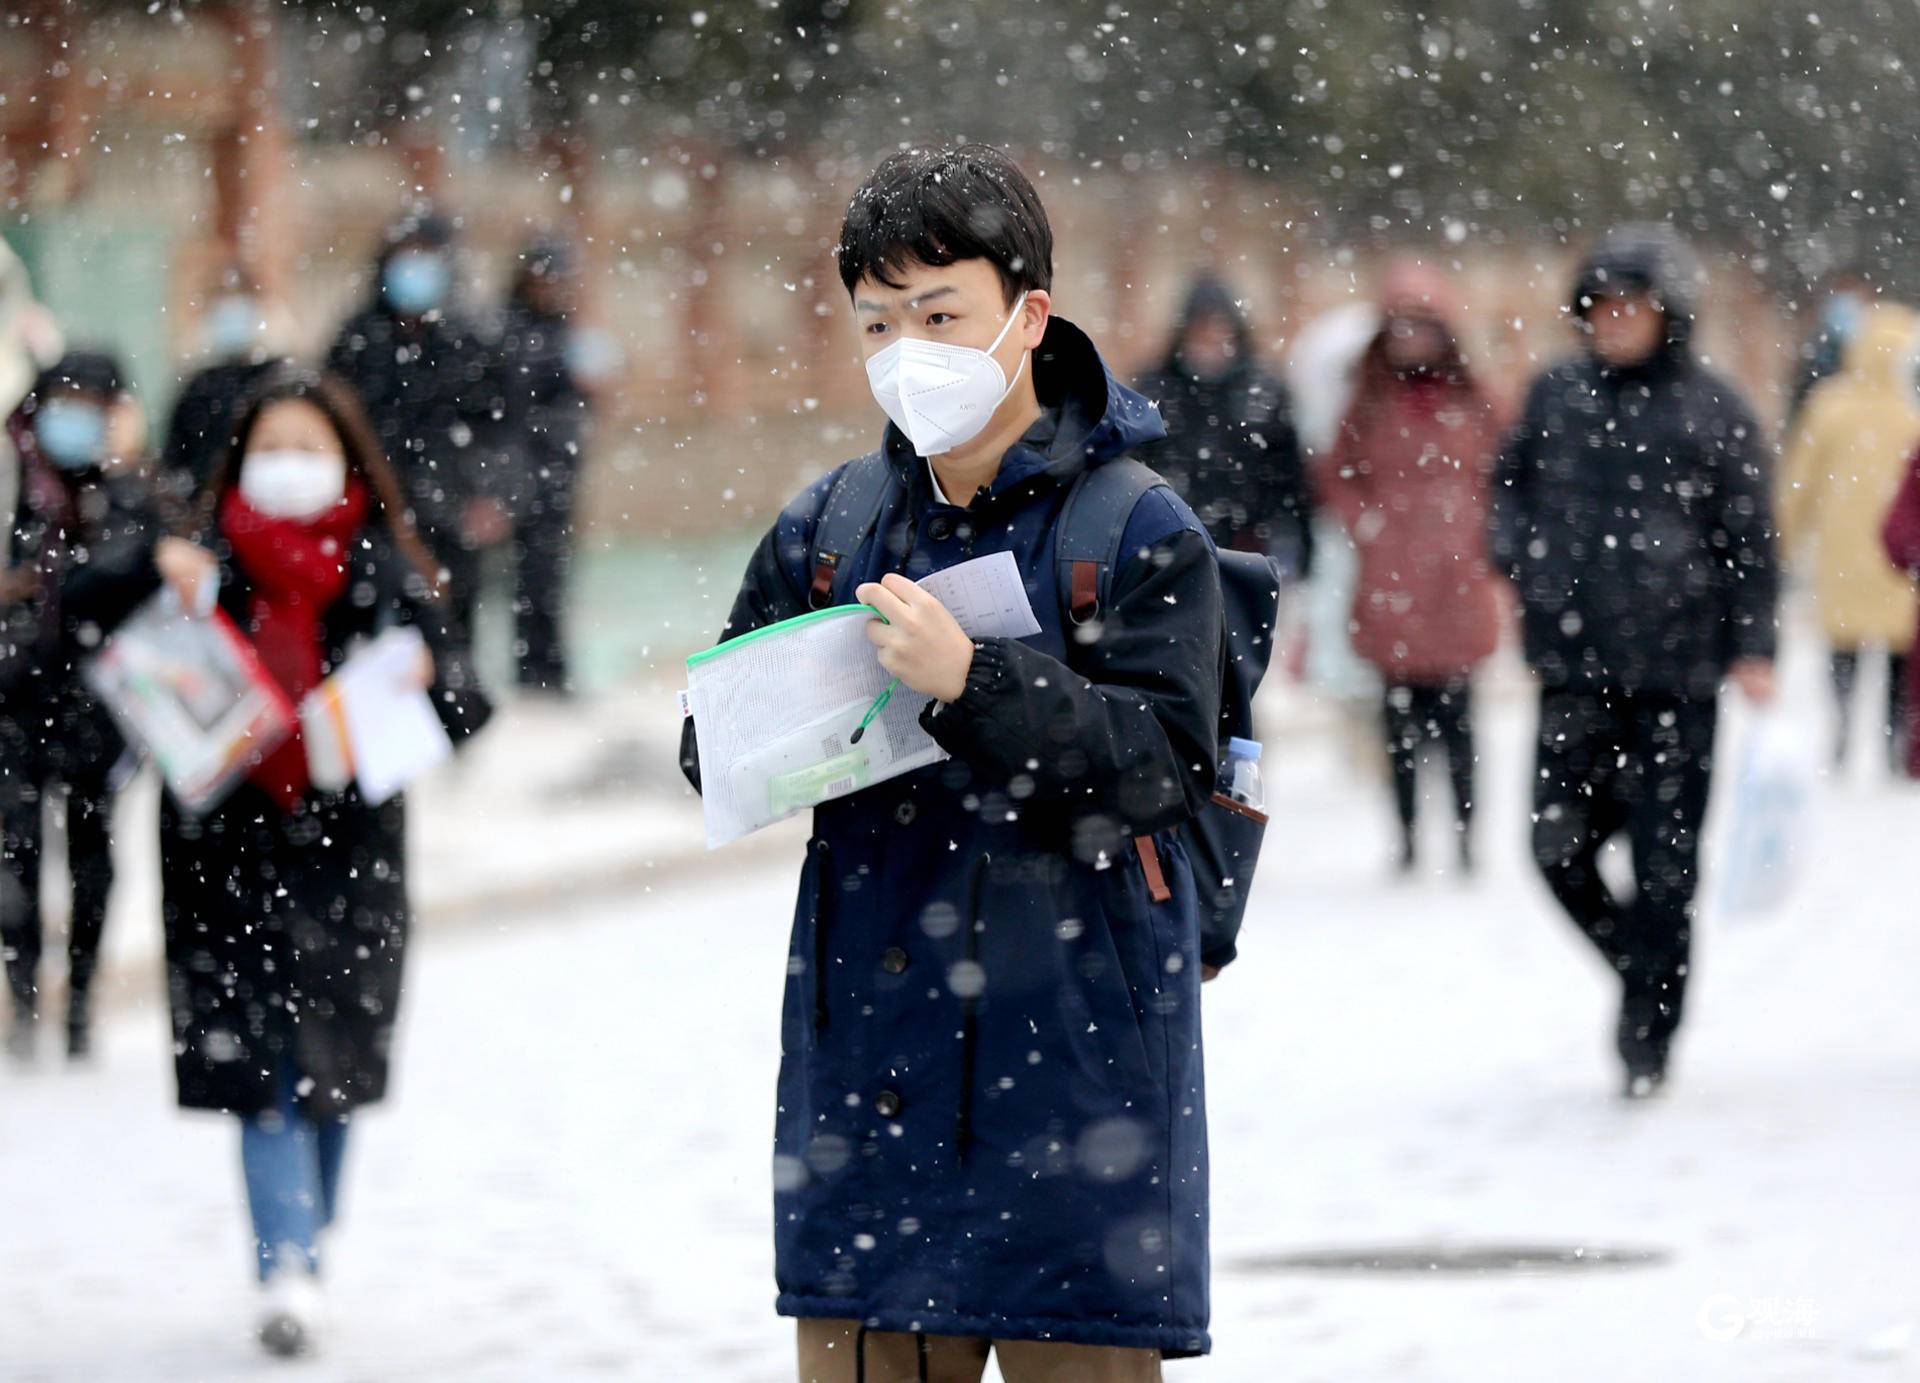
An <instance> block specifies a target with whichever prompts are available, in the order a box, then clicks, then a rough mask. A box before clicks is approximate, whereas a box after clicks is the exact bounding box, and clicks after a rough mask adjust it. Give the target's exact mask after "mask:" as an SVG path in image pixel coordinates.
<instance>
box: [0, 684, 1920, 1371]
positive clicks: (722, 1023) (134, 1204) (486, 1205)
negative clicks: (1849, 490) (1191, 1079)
mask: <svg viewBox="0 0 1920 1383" xmlns="http://www.w3.org/2000/svg"><path fill="white" fill-rule="evenodd" d="M1809 682H1810V679H1808V678H1804V677H1803V678H1801V679H1800V685H1799V691H1800V693H1801V694H1802V695H1801V697H1800V703H1801V705H1802V706H1803V707H1805V708H1807V710H1808V714H1809V716H1811V715H1812V710H1811V708H1812V707H1813V705H1814V702H1813V701H1812V699H1811V693H1810V688H1809ZM1528 721H1529V715H1528V710H1527V707H1526V705H1525V703H1524V701H1523V700H1521V699H1518V698H1511V697H1510V698H1507V699H1505V700H1504V701H1503V702H1501V703H1499V704H1496V705H1490V706H1488V707H1487V708H1486V712H1485V715H1484V716H1483V729H1484V732H1485V735H1486V740H1487V743H1486V745H1485V753H1486V758H1487V762H1486V765H1485V767H1484V769H1483V773H1484V777H1483V794H1484V796H1485V797H1486V799H1487V800H1486V804H1485V806H1484V808H1483V825H1484V828H1485V829H1484V833H1483V854H1484V856H1485V864H1484V866H1483V870H1482V873H1481V876H1480V877H1479V878H1478V879H1476V880H1474V881H1472V882H1465V881H1462V880H1459V879H1457V878H1453V877H1449V876H1448V875H1446V874H1445V873H1444V872H1442V873H1440V874H1438V875H1435V876H1433V877H1429V878H1425V879H1422V880H1420V881H1418V882H1414V883H1407V884H1397V883H1392V882H1389V881H1388V879H1387V876H1386V873H1385V870H1384V867H1383V863H1382V862H1383V860H1384V858H1385V854H1386V838H1387V821H1386V816H1387V808H1386V801H1385V789H1384V786H1382V785H1378V784H1371V783H1367V782H1364V781H1356V780H1354V778H1353V777H1352V776H1351V774H1350V772H1348V771H1346V770H1343V769H1342V767H1341V766H1340V764H1339V763H1338V762H1337V760H1338V759H1339V757H1340V753H1339V752H1338V750H1337V749H1336V745H1335V740H1334V737H1333V736H1330V735H1326V734H1324V733H1319V734H1316V735H1314V736H1313V737H1312V740H1311V742H1301V741H1304V740H1306V739H1307V736H1305V735H1304V734H1296V737H1295V739H1294V740H1292V741H1289V742H1286V743H1283V744H1282V745H1281V746H1280V747H1279V748H1278V749H1277V750H1276V754H1275V758H1276V760H1277V763H1276V770H1277V771H1276V772H1275V773H1274V778H1275V779H1276V782H1275V784H1274V786H1273V788H1272V789H1271V791H1272V792H1273V794H1274V796H1275V798H1276V799H1278V800H1277V806H1278V811H1277V814H1276V826H1275V828H1274V831H1273V833H1272V834H1271V835H1270V836H1269V845H1268V853H1267V856H1266V859H1265V861H1264V862H1263V866H1262V870H1263V874H1262V883H1261V887H1260V891H1259V894H1258V896H1257V897H1256V902H1255V913H1254V916H1253V917H1252V919H1251V920H1250V922H1249V924H1248V934H1247V937H1246V939H1245V941H1244V943H1243V947H1242V957H1243V959H1242V960H1241V961H1240V963H1239V964H1238V965H1236V966H1235V967H1234V968H1233V969H1232V970H1231V971H1230V972H1229V973H1228V974H1227V976H1226V977H1224V978H1223V979H1222V980H1221V981H1220V982H1219V983H1218V984H1216V985H1212V986H1209V988H1208V991H1207V1003H1208V1014H1207V1043H1208V1069H1209V1084H1210V1092H1209V1095H1210V1106H1211V1118H1212V1131H1213V1149H1214V1163H1213V1175H1214V1243H1213V1252H1214V1274H1213V1282H1214V1322H1213V1333H1214V1339H1215V1354H1214V1356H1213V1357H1212V1359H1211V1360H1209V1361H1201V1362H1196V1363H1183V1364H1176V1365H1172V1366H1170V1367H1169V1369H1168V1377H1169V1378H1170V1379H1171V1380H1174V1383H1199V1380H1202V1379H1210V1380H1219V1383H1268V1380H1288V1381H1289V1383H1291V1380H1329V1381H1330V1383H1334V1381H1337V1383H1346V1381H1347V1380H1370V1379H1379V1380H1420V1381H1422V1383H1424V1381H1425V1380H1462V1381H1463V1383H1464V1381H1465V1380H1473V1381H1474V1383H1479V1380H1484V1379H1487V1378H1513V1379H1530V1380H1531V1379H1547V1378H1553V1379H1557V1380H1562V1381H1563V1383H1581V1381H1582V1380H1595V1381H1596V1383H1598V1381H1599V1380H1605V1383H1617V1381H1618V1380H1638V1379H1661V1380H1673V1379H1687V1380H1695V1379H1729V1380H1733V1379H1738V1380H1743V1383H1744V1380H1761V1381H1762V1383H1768V1381H1771V1380H1781V1381H1783V1383H1784V1381H1785V1380H1844V1379H1853V1378H1859V1379H1902V1378H1912V1377H1915V1376H1920V1341H1914V1340H1912V1339H1911V1338H1910V1337H1911V1336H1912V1333H1913V1328H1914V1324H1915V1322H1916V1321H1920V1251H1916V1249H1915V1247H1914V1234H1915V1229H1916V1226H1920V1011H1917V1010H1916V1006H1915V1003H1914V999H1913V996H1914V993H1915V989H1916V985H1920V916H1916V911H1917V910H1916V908H1915V906H1914V901H1913V888H1912V883H1911V868H1912V866H1911V864H1910V863H1909V861H1908V859H1907V857H1906V856H1905V853H1904V852H1905V849H1907V848H1910V842H1912V841H1913V840H1915V839H1916V838H1920V832H1916V830H1915V827H1916V826H1920V793H1917V792H1915V791H1913V790H1911V789H1907V788H1898V787H1893V786H1890V785H1887V784H1884V783H1874V782H1869V781H1864V780H1863V781H1854V782H1849V783H1846V784H1834V785H1830V786H1828V787H1827V788H1825V789H1824V790H1823V792H1822V796H1821V811H1820V814H1821V824H1820V834H1819V841H1820V849H1819V851H1818V858H1817V860H1816V861H1815V862H1814V863H1813V865H1812V867H1811V869H1810V871H1809V875H1808V877H1807V878H1806V880H1805V882H1804V886H1803V887H1802V889H1801V890H1800V891H1799V892H1798V893H1797V894H1796V895H1795V897H1794V898H1793V900H1792V902H1791V905H1790V906H1789V907H1787V908H1786V909H1785V910H1784V911H1783V912H1782V914H1781V915H1780V916H1778V917H1777V918H1774V919H1771V920H1766V921H1759V922H1748V923H1732V922H1722V921H1720V920H1718V919H1716V918H1714V917H1712V916H1711V915H1709V916H1708V918H1707V919H1706V920H1705V922H1704V923H1703V926H1702V928H1701V933H1702V934H1701V938H1700V942H1699V945H1698V970H1697V981H1696V987H1695V989H1694V992H1693V996H1692V1000H1691V1002H1690V1010H1689V1022H1688V1026H1687V1027H1686V1029H1685V1030H1683V1033H1682V1039H1681V1045H1680V1048H1679V1052H1678V1057H1677V1061H1676V1067H1675V1078H1674V1083H1673V1088H1672V1090H1671V1092H1670V1093H1669V1094H1668V1095H1667V1096H1666V1097H1665V1098H1663V1099H1661V1100H1660V1101H1658V1102H1655V1103H1653V1104H1650V1105H1646V1106H1637V1107H1628V1106H1626V1105H1624V1104H1622V1103H1621V1102H1620V1101H1618V1100H1617V1099H1616V1098H1615V1097H1614V1090H1615V1087H1616V1084H1617V1080H1618V1076H1617V1073H1616V1071H1615V1069H1614V1066H1613V1060H1612V1056H1611V1052H1610V1032H1611V1013H1610V1010H1609V998H1610V993H1609V988H1608V984H1607V982H1606V979H1605V977H1604V976H1603V974H1602V973H1601V971H1600V970H1599V968H1598V965H1597V962H1595V961H1594V960H1593V959H1592V958H1591V957H1590V956H1589V955H1588V953H1587V951H1586V948H1585V944H1584V943H1583V942H1581V941H1580V940H1579V938H1578V937H1577V936H1576V935H1575V934H1574V932H1573V929H1572V928H1571V926H1570V925H1569V924H1568V923H1566V922H1565V921H1564V920H1562V919H1560V918H1559V917H1557V916H1556V915H1555V914H1554V912H1553V911H1552V909H1551V907H1550V905H1549V903H1548V900H1547V898H1546V895H1545V893H1544V891H1543V890H1542V889H1541V888H1540V887H1539V886H1538V885H1537V884H1536V883H1535V881H1534V880H1533V878H1532V877H1531V875H1530V873H1529V871H1528V869H1527V868H1526V866H1525V860H1524V853H1523V846H1524V840H1525V831H1526V826H1525V816H1524V806H1523V792H1524V787H1525V777H1526V772H1527V764H1526V755H1527V735H1528V733H1529V723H1528ZM1434 788H1435V790H1436V791H1439V790H1440V784H1439V783H1438V782H1437V781H1436V782H1435V784H1434ZM1724 825H1725V823H1724V822H1722V823H1720V827H1721V829H1722V831H1723V829H1724ZM782 849H783V852H784V853H783V856H782V858H781V859H780V860H779V862H778V864H777V865H770V864H768V863H766V862H764V857H763V859H762V861H761V862H757V863H756V862H752V861H745V862H742V861H739V860H736V859H735V858H734V857H730V856H727V855H722V856H718V857H715V858H714V860H713V864H714V868H713V869H711V870H707V871H699V872H695V871H690V870H685V869H681V870H676V871H674V872H672V873H670V874H667V875H665V876H663V878H662V879H661V880H660V882H659V883H658V884H657V885H656V886H654V887H652V888H647V887H644V886H637V887H636V888H635V889H634V891H633V892H632V893H631V894H630V895H629V896H627V897H624V898H622V899H620V900H619V901H617V902H604V901H602V902H592V903H573V904H570V903H568V902H567V901H566V899H565V897H564V891H557V896H556V898H555V901H554V902H553V903H552V905H551V906H549V907H546V908H544V909H540V910H530V909H529V910H522V911H520V912H517V913H515V914H513V915H511V916H507V915H502V916H501V917H499V918H498V919H497V920H495V921H494V922H492V923H490V924H489V925H488V926H486V927H468V928H463V929H428V930H426V931H424V932H423V933H422V936H421V938H420V940H419V943H418V945H417V947H416V949H415V951H414V954H413V956H412V961H413V969H412V971H411V974H410V992H409V999H408V1008H407V1012H406V1014H405V1016H404V1018H403V1020H402V1034H403V1036H402V1050H401V1052H400V1054H399V1058H398V1065H397V1077H396V1091H395V1098H394V1100H393V1101H392V1102H391V1103H390V1104H389V1105H387V1106H385V1107H383V1108H381V1109H379V1110H376V1111H373V1112H371V1113H370V1114H368V1115H367V1116H366V1117H364V1118H363V1119H362V1120H361V1121H360V1122H359V1123H358V1125H357V1127H356V1130H355V1138H356V1142H355V1144H354V1145H353V1146H352V1147H351V1148H350V1150H349V1154H348V1169H347V1186H346V1193H345V1211H344V1216H345V1218H344V1225H343V1232H342V1233H341V1235H340V1237H339V1243H338V1245H337V1251H336V1252H335V1254H334V1258H333V1267H332V1289H331V1290H332V1294H333V1307H334V1317H335V1320H334V1325H335V1332H334V1335H333V1338H332V1341H331V1346H330V1348H329V1349H328V1351H327V1353H326V1354H325V1356H324V1357H323V1358H321V1359H320V1360H317V1361H315V1362H313V1363H311V1364H305V1365H299V1366H295V1367H293V1368H291V1369H289V1368H287V1367H286V1366H280V1367H273V1366H270V1365H269V1364H268V1363H266V1362H265V1361H263V1360H260V1359H257V1358H256V1354H257V1350H256V1347H255V1346H254V1345H253V1343H252V1341H251V1339H250V1337H249V1334H248V1326H249V1316H250V1311H251V1308H252V1295H253V1293H252V1289H251V1286H250V1283H249V1281H248V1279H247V1276H246V1272H247V1261H248V1260H247V1245H246V1240H245V1227H244V1212H243V1209H242V1204H241V1199H240V1184H239V1170H238V1149H237V1141H238V1140H237V1138H236V1137H235V1134H234V1131H233V1128H232V1127H231V1125H230V1124H229V1123H228V1122H227V1121H226V1120H223V1119H220V1118H218V1117H211V1116H187V1115H182V1114H179V1113H176V1112H175V1111H174V1109H173V1108H172V1103H171V1095H172V1092H171V1083H170V1076H169V1071H168V1067H167V1051H166V1039H165V1032H164V1027H165V1019H164V1015H163V1013H162V1011H161V1009H160V1007H159V1003H158V1000H159V995H158V993H157V992H154V993H151V994H148V995H144V996H132V997H131V998H130V1000H129V1002H128V1003H127V1004H125V1005H123V1006H122V1007H121V1008H120V1009H119V1010H118V1011H117V1012H116V1013H115V1014H114V1015H113V1017H112V1019H111V1021H110V1022H109V1024H108V1026H107V1030H106V1031H105V1032H104V1034H103V1042H102V1048H103V1050H102V1054H101V1059H100V1061H99V1062H98V1064H97V1065H96V1066H95V1067H94V1068H92V1069H89V1070H84V1071H79V1072H68V1071H65V1070H62V1069H60V1068H58V1067H57V1066H56V1065H55V1064H54V1063H52V1062H51V1061H46V1062H43V1063H42V1065H41V1066H40V1067H39V1068H38V1069H36V1070H34V1071H32V1072H29V1073H25V1074H21V1073H18V1072H16V1071H12V1070H8V1069H4V1068H0V1379H4V1380H7V1383H15V1380H47V1381H48V1383H55V1381H57V1383H113V1381H115V1380H196V1383H197V1381H198V1380H226V1379H262V1378H269V1377H278V1376H281V1375H282V1374H286V1375H289V1376H292V1377H297V1378H301V1379H307V1380H314V1381H315V1383H321V1381H322V1380H324V1383H335V1380H338V1381H339V1383H358V1381H359V1380H395V1379H453V1380H530V1379H538V1380H545V1379H560V1380H565V1379H576V1378H578V1379H592V1378H622V1379H647V1380H653V1379H661V1380H709V1379H711V1380H728V1381H731V1380H740V1381H741V1383H758V1381H760V1380H765V1381H766V1383H773V1381H774V1380H788V1379H791V1377H792V1367H791V1349H790V1339H791V1336H790V1327H789V1326H788V1325H787V1324H786V1323H784V1322H781V1321H778V1320H777V1319H776V1318H775V1317H774V1316H773V1315H772V1310H771V1302H772V1295H773V1289H772V1282H771V1264H770V1253H771V1250H770V1236H769V1230H768V1198H769V1193H768V1170H767V1158H768V1151H769V1138H770V1132H771V1123H772V1091H773V1081H774V1071H775V1065H776V1059H777V1037H778V1033H777V1026H776V1024H777V1011H776V1006H777V1003H778V1000H779V994H780V988H781V984H782V973H783V964H784V955H785V947H784V939H785V933H786V928H787V920H788V913H789V904H790V896H791V873H790V866H791V865H792V863H793V862H794V859H796V858H797V853H798V852H797V849H795V848H792V847H791V844H790V843H789V845H788V846H785V847H782ZM1435 854H1436V857H1438V856H1439V854H1440V852H1439V851H1438V850H1436V851H1435ZM1512 1244H1518V1245H1522V1246H1526V1245H1541V1246H1566V1247H1569V1248H1570V1247H1573V1246H1588V1247H1593V1248H1602V1249H1604V1248H1618V1249H1628V1250H1647V1251H1651V1252H1654V1253H1656V1254H1658V1255H1660V1261H1659V1262H1658V1263H1656V1264H1655V1265H1653V1266H1640V1267H1628V1268H1616V1269H1608V1268H1589V1269H1583V1270H1579V1271H1564V1272H1554V1273H1535V1274H1513V1273H1497V1272H1488V1273H1480V1274H1467V1275H1442V1274H1435V1273H1424V1274H1423V1273H1409V1274H1387V1273H1378V1272H1374V1273H1363V1274H1345V1275H1310V1274H1304V1273H1299V1272H1284V1271H1278V1270H1276V1268H1275V1266H1274V1265H1273V1264H1272V1262H1271V1260H1272V1259H1273V1258H1274V1257H1275V1256H1276V1255H1282V1254H1289V1253H1299V1252H1305V1251H1313V1250H1321V1249H1325V1250H1347V1251H1357V1252H1362V1253H1364V1252H1366V1251H1368V1250H1372V1249H1388V1248H1393V1247H1396V1246H1419V1245H1434V1246H1442V1247H1457V1248H1466V1249H1471V1248H1474V1247H1477V1246H1483V1245H1512Z"/></svg>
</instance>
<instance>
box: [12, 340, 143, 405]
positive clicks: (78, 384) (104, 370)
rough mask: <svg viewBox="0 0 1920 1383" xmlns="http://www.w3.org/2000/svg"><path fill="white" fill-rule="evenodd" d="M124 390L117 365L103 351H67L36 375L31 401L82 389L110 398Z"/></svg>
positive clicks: (124, 378) (114, 359)
mask: <svg viewBox="0 0 1920 1383" xmlns="http://www.w3.org/2000/svg"><path fill="white" fill-rule="evenodd" d="M126 387H127V386H126V376H125V374H124V373H123V372H122V371H121V369H120V362H119V361H118V360H117V359H116V358H114V357H113V356H112V355H110V354H108V353H107V352H106V351H68V352H67V353H66V354H65V355H63V356H61V357H60V358H59V359H58V360H56V361H54V362H53V364H51V365H49V366H47V368H46V369H44V370H42V371H41V372H40V377H39V378H38V379H36V380H34V382H33V397H34V398H35V399H36V400H38V399H40V398H43V397H45V396H46V395H47V394H49V393H51V392H52V391H53V390H55V389H82V390H85V391H86V392H87V393H89V394H99V395H101V396H103V397H106V398H112V397H113V396H114V395H115V394H118V393H121V392H123V391H124V390H125V389H126Z"/></svg>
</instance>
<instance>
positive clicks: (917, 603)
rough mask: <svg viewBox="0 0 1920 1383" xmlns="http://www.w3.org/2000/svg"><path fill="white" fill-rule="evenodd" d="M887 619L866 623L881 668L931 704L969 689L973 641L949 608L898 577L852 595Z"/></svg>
mask: <svg viewBox="0 0 1920 1383" xmlns="http://www.w3.org/2000/svg"><path fill="white" fill-rule="evenodd" d="M853 598H854V599H855V600H857V601H859V602H860V603H861V604H863V605H871V606H873V608H874V609H876V610H878V611H879V612H880V614H881V616H882V618H883V619H884V620H885V623H882V622H881V620H877V619H876V620H869V621H867V639H868V640H869V641H870V642H871V643H872V644H873V646H874V647H875V648H877V649H879V650H880V666H881V667H883V668H885V669H886V670H887V671H888V672H890V673H892V674H893V675H894V676H895V677H898V678H899V679H900V680H901V681H902V682H904V683H906V684H907V685H908V686H909V687H912V688H913V689H914V690H915V691H917V692H919V693H920V694H921V695H922V696H931V697H932V698H933V699H934V700H935V701H946V702H953V701H958V700H959V699H960V693H962V692H963V691H965V690H966V689H967V672H968V670H969V669H971V668H972V667H973V640H972V639H970V638H968V637H967V633H966V631H965V630H964V629H962V628H961V627H960V625H959V622H958V621H957V620H955V619H954V617H953V616H952V615H951V614H950V613H948V611H947V607H946V606H944V605H942V604H941V603H940V602H939V601H938V600H936V599H934V598H933V597H932V596H930V595H928V594H927V593H926V592H925V591H923V590H921V589H920V588H919V587H918V586H916V585H914V584H913V582H911V581H909V580H907V578H906V577H904V576H901V575H899V574H898V573H894V574H890V575H887V576H885V577H882V578H881V579H880V580H879V581H869V582H867V583H866V584H865V585H864V586H862V587H860V589H859V590H857V591H855V592H854V593H853Z"/></svg>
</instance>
